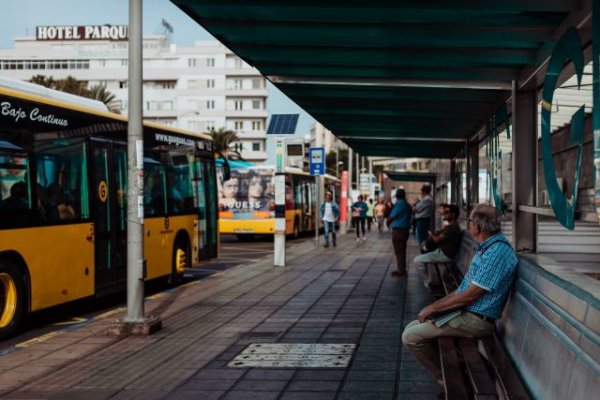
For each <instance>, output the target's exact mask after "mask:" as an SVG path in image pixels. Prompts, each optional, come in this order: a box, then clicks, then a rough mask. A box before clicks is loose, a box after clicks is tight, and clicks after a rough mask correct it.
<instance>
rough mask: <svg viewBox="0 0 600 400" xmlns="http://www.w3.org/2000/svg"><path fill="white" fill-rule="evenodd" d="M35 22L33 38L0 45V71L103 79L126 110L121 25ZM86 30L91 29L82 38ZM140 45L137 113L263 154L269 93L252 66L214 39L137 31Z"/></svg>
mask: <svg viewBox="0 0 600 400" xmlns="http://www.w3.org/2000/svg"><path fill="white" fill-rule="evenodd" d="M41 28H42V27H38V28H37V29H36V36H35V37H20V38H15V47H14V49H0V74H1V75H3V76H8V77H12V78H16V79H21V80H29V79H30V78H31V77H32V76H34V75H39V74H41V75H46V76H52V77H54V78H55V79H62V78H66V77H67V76H69V75H70V76H73V77H75V78H76V79H77V80H82V81H86V82H87V83H88V86H94V85H97V84H100V85H104V86H106V88H107V89H108V90H109V91H110V92H111V93H113V94H115V95H116V97H117V99H118V107H119V108H120V110H121V113H122V114H127V73H128V68H127V64H128V43H127V41H125V40H123V37H122V36H123V31H122V30H120V31H118V33H119V34H120V36H115V37H109V36H107V37H106V38H104V37H101V36H100V34H101V33H102V32H101V31H100V30H96V31H94V30H93V29H90V27H84V26H79V27H78V26H72V27H50V30H49V29H48V27H45V30H41ZM96 28H102V27H96ZM88 31H89V32H92V33H93V32H96V33H97V34H96V35H95V36H89V37H88V36H87V32H88ZM115 32H117V31H115ZM107 34H108V31H107ZM143 45H144V68H143V79H144V119H147V120H152V121H155V122H158V123H161V124H164V125H169V126H173V127H178V128H182V129H187V130H191V131H195V132H205V131H207V130H208V129H210V128H215V129H219V128H222V127H224V128H226V129H231V130H235V131H237V133H238V136H239V137H240V142H241V144H242V157H243V158H244V159H246V160H248V161H252V162H255V163H261V162H264V161H265V160H266V158H267V152H266V120H267V116H268V113H267V109H266V104H267V95H268V93H267V87H266V80H265V79H264V78H263V77H262V76H261V75H260V73H259V72H258V71H257V70H256V69H254V68H252V67H250V66H249V65H248V64H246V63H244V62H243V61H242V60H241V59H240V58H239V57H237V56H236V55H235V54H233V53H232V52H231V51H230V50H229V49H227V48H226V47H225V46H223V45H222V44H220V43H219V42H217V41H201V42H196V44H195V46H193V47H178V46H177V45H175V44H171V43H170V42H169V39H168V37H167V36H164V35H154V36H147V37H144V39H143Z"/></svg>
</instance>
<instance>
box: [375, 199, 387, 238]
mask: <svg viewBox="0 0 600 400" xmlns="http://www.w3.org/2000/svg"><path fill="white" fill-rule="evenodd" d="M375 219H376V221H377V229H378V230H379V233H383V221H384V220H385V204H383V200H381V199H379V200H378V201H377V205H376V206H375Z"/></svg>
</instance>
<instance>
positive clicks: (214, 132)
mask: <svg viewBox="0 0 600 400" xmlns="http://www.w3.org/2000/svg"><path fill="white" fill-rule="evenodd" d="M205 134H207V135H210V136H212V138H213V143H214V146H215V148H216V149H217V151H218V152H220V153H221V154H223V157H225V158H230V156H232V155H233V156H235V157H236V158H238V159H242V157H241V155H240V152H239V151H238V150H235V149H233V144H234V143H235V142H237V141H238V140H240V138H239V137H238V135H237V133H236V132H235V131H232V130H230V129H225V128H219V129H215V128H211V129H209V130H208V131H207V132H205Z"/></svg>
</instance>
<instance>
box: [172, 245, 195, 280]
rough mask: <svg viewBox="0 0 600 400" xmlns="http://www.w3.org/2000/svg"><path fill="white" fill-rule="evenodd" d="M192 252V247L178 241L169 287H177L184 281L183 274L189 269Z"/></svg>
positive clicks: (174, 252) (174, 250) (174, 251)
mask: <svg viewBox="0 0 600 400" xmlns="http://www.w3.org/2000/svg"><path fill="white" fill-rule="evenodd" d="M191 256H192V252H191V250H190V246H188V245H186V244H185V243H184V242H183V241H181V240H180V241H178V242H177V244H176V245H175V248H174V249H173V267H172V268H171V275H170V276H169V281H168V283H169V286H177V285H179V284H180V283H181V282H182V281H183V273H184V271H185V269H186V268H188V267H189V264H190V261H191V258H190V257H191Z"/></svg>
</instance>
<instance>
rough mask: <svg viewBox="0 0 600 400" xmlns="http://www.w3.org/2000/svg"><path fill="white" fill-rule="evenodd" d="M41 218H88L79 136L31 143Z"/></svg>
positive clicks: (49, 220)
mask: <svg viewBox="0 0 600 400" xmlns="http://www.w3.org/2000/svg"><path fill="white" fill-rule="evenodd" d="M35 154H36V156H35V160H36V165H37V190H38V196H39V203H40V218H41V219H42V222H47V223H53V222H59V221H64V220H74V219H82V218H89V196H88V194H87V192H88V182H87V168H86V165H85V163H86V147H85V143H84V141H83V140H81V139H60V140H54V141H49V142H45V141H44V142H37V143H35Z"/></svg>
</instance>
